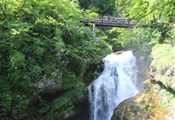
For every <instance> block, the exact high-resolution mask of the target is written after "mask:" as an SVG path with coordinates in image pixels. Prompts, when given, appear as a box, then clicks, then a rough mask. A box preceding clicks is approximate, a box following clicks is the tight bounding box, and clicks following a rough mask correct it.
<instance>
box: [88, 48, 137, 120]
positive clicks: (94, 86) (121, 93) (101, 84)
mask: <svg viewBox="0 0 175 120" xmlns="http://www.w3.org/2000/svg"><path fill="white" fill-rule="evenodd" d="M103 62H104V71H103V72H102V74H101V75H100V76H99V77H98V78H97V79H96V80H94V81H93V82H92V83H91V84H90V85H89V86H88V91H89V102H90V120H110V119H111V117H112V114H113V110H114V109H115V107H116V106H117V105H118V104H119V103H121V102H122V101H124V100H126V99H128V98H131V97H133V96H134V95H136V94H137V93H138V92H139V89H138V88H137V66H136V58H135V57H134V56H133V54H132V52H131V51H126V52H124V53H122V54H119V55H116V54H113V53H112V54H110V55H107V56H106V57H105V58H104V59H103Z"/></svg>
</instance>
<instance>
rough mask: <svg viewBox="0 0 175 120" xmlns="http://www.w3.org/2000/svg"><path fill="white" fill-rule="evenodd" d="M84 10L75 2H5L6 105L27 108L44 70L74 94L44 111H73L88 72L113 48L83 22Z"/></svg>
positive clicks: (0, 78)
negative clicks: (84, 76)
mask: <svg viewBox="0 0 175 120" xmlns="http://www.w3.org/2000/svg"><path fill="white" fill-rule="evenodd" d="M82 12H83V11H82V10H81V9H80V8H79V6H78V3H77V2H76V1H74V2H73V1H70V0H42V1H37V0H28V1H23V0H18V1H17V0H3V1H0V61H1V62H0V84H1V86H0V91H1V93H0V101H1V102H0V108H2V109H5V110H11V109H12V108H13V109H14V108H15V109H17V110H22V109H25V108H26V107H27V104H28V100H29V98H31V96H32V95H34V94H35V92H36V91H35V89H34V87H33V84H34V83H36V82H37V81H38V80H39V79H40V77H42V76H43V75H44V74H46V75H47V77H48V78H52V79H55V80H57V81H58V82H59V83H62V84H63V87H64V89H66V90H67V91H68V92H66V93H65V94H63V95H60V96H58V98H56V100H55V101H54V102H53V103H52V102H50V103H49V104H51V106H52V107H50V106H49V105H48V104H47V102H46V104H45V103H44V105H43V108H47V109H43V108H42V109H41V111H42V112H41V113H45V112H46V111H50V109H52V108H53V111H57V110H58V111H69V110H70V109H72V106H73V103H74V102H75V101H78V100H80V99H81V98H82V97H83V96H84V94H85V92H86V87H85V86H84V83H83V82H82V81H83V80H82V76H83V73H84V72H85V70H86V68H87V66H88V65H89V64H92V63H93V62H96V61H97V60H99V59H101V58H102V57H103V56H104V55H105V53H103V50H102V49H108V48H107V46H105V47H106V48H102V47H101V44H100V43H96V42H95V41H94V40H93V38H92V35H91V34H92V33H91V29H90V28H88V27H85V26H83V24H82V23H80V20H81V19H82ZM87 14H89V13H87ZM101 50H102V51H101ZM75 98H76V99H75ZM60 101H61V102H60ZM69 104H70V105H69ZM45 106H46V107H45ZM63 109H64V110H63ZM53 114H54V112H53ZM60 114H62V113H60ZM65 114H66V113H64V112H63V115H62V116H64V115H65Z"/></svg>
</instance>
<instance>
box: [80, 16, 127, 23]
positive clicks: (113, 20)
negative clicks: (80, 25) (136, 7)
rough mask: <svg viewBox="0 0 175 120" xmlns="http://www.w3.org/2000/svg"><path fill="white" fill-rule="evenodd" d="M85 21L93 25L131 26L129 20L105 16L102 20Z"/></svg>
mask: <svg viewBox="0 0 175 120" xmlns="http://www.w3.org/2000/svg"><path fill="white" fill-rule="evenodd" d="M83 21H84V22H92V23H112V24H130V20H129V19H128V18H122V17H108V16H103V17H101V18H83Z"/></svg>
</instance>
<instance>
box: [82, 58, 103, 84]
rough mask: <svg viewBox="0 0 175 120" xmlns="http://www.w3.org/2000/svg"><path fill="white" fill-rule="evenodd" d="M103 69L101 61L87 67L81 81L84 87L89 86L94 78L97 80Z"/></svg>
mask: <svg viewBox="0 0 175 120" xmlns="http://www.w3.org/2000/svg"><path fill="white" fill-rule="evenodd" d="M103 69H104V63H103V61H100V62H98V63H94V64H91V65H89V67H88V68H87V70H86V71H85V73H84V76H83V80H84V83H85V84H86V85H89V84H90V83H91V82H92V81H93V80H94V79H95V78H97V77H98V76H99V75H100V74H101V72H102V71H103Z"/></svg>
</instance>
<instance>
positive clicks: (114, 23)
mask: <svg viewBox="0 0 175 120" xmlns="http://www.w3.org/2000/svg"><path fill="white" fill-rule="evenodd" d="M81 22H83V23H84V24H85V25H92V24H95V26H96V27H98V26H101V27H119V28H131V27H156V25H153V24H150V25H148V24H136V23H133V22H130V21H129V19H127V18H117V17H109V19H99V18H84V19H82V20H81Z"/></svg>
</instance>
